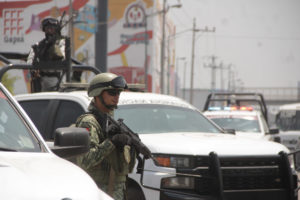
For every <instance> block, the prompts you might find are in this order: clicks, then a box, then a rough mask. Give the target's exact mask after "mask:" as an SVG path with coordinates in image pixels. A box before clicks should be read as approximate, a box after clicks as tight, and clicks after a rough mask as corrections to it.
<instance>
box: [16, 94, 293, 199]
mask: <svg viewBox="0 0 300 200" xmlns="http://www.w3.org/2000/svg"><path fill="white" fill-rule="evenodd" d="M15 97H16V99H17V100H18V101H19V103H20V104H21V105H22V107H23V108H24V109H25V110H26V111H27V113H28V115H29V116H30V117H31V118H32V120H33V121H34V122H35V123H36V125H37V127H38V128H39V129H40V131H41V133H42V134H43V137H44V138H45V139H46V140H48V141H51V140H52V139H53V130H55V129H56V128H57V127H60V126H69V125H70V124H72V123H74V122H75V120H76V118H77V117H78V116H79V115H80V114H82V113H84V112H86V111H87V107H88V105H89V103H90V100H91V99H90V98H89V97H88V96H87V92H86V91H71V92H47V93H35V94H25V95H17V96H15ZM114 117H115V119H118V118H123V119H124V123H125V124H127V125H128V126H129V127H130V128H131V129H132V130H133V131H134V132H136V133H138V134H139V136H140V138H141V140H142V142H143V143H144V144H145V145H147V146H148V147H149V149H150V150H151V151H152V153H153V156H154V157H155V158H156V160H157V163H155V162H154V161H153V160H142V162H137V163H138V165H137V168H136V170H135V171H134V172H133V173H131V174H130V175H129V182H128V186H129V190H128V194H129V199H147V200H150V199H151V200H167V199H168V200H175V199H176V200H177V199H190V200H196V199H207V200H208V199H231V200H235V199H243V200H248V199H251V200H252V199H256V200H262V199H264V200H267V199H272V200H274V199H278V200H279V199H280V200H285V199H289V200H292V199H293V200H295V199H297V194H296V193H295V192H294V190H295V188H296V181H297V177H296V176H295V175H293V169H292V168H291V167H290V162H289V160H288V157H287V153H288V152H289V151H288V149H287V148H286V147H284V146H283V145H281V144H278V143H275V142H269V141H265V140H254V139H247V138H240V137H239V136H236V135H233V134H226V133H224V131H223V130H222V129H221V128H219V127H218V126H217V125H215V124H214V123H212V122H211V121H210V120H208V119H207V118H206V117H204V116H203V115H202V114H201V113H200V112H199V111H198V110H197V109H196V108H195V107H193V106H192V105H190V104H188V103H187V102H185V101H183V100H181V99H179V98H176V97H172V96H167V95H160V94H154V93H139V92H122V93H121V96H120V101H119V108H118V109H116V111H115V116H114Z"/></svg>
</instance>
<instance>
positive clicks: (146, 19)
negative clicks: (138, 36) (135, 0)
mask: <svg viewBox="0 0 300 200" xmlns="http://www.w3.org/2000/svg"><path fill="white" fill-rule="evenodd" d="M147 32H148V16H147V14H145V36H144V38H145V70H144V71H145V72H144V73H145V77H144V79H145V90H146V91H148V39H149V38H148V33H147Z"/></svg>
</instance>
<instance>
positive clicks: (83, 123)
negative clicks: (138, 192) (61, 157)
mask: <svg viewBox="0 0 300 200" xmlns="http://www.w3.org/2000/svg"><path fill="white" fill-rule="evenodd" d="M88 109H89V111H90V112H91V113H93V114H89V113H87V114H84V115H82V116H80V117H79V118H78V119H77V122H76V126H77V127H84V128H87V129H88V130H89V132H90V138H91V145H90V150H89V152H88V153H86V154H84V155H82V156H80V157H78V158H77V164H78V165H79V166H80V167H81V168H83V169H84V170H86V171H87V172H88V173H89V174H90V176H91V177H93V179H94V180H95V182H96V183H97V185H98V187H99V188H101V189H102V190H103V191H105V192H106V193H108V194H110V193H111V192H110V191H112V194H110V195H111V196H112V197H113V198H114V199H116V200H124V199H126V198H125V195H124V194H125V189H126V179H127V174H128V173H130V172H131V171H132V169H133V167H134V165H135V152H133V150H131V160H130V162H129V163H127V162H126V161H125V158H124V153H123V152H120V151H119V150H118V149H117V148H116V147H115V145H114V144H113V143H112V142H111V141H110V137H111V136H109V135H108V134H107V132H106V131H105V130H106V123H107V118H106V114H104V113H102V112H100V111H99V110H98V109H97V108H96V107H95V105H94V101H93V100H92V102H91V103H90V105H89V108H88ZM97 119H98V120H97ZM98 121H99V122H100V123H101V124H99V123H98Z"/></svg>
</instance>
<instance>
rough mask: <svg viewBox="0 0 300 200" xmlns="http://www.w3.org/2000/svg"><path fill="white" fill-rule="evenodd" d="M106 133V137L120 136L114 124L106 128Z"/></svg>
mask: <svg viewBox="0 0 300 200" xmlns="http://www.w3.org/2000/svg"><path fill="white" fill-rule="evenodd" d="M107 132H108V135H110V136H113V135H116V134H120V132H121V130H120V128H119V127H118V126H116V125H114V124H110V125H109V126H108V127H107Z"/></svg>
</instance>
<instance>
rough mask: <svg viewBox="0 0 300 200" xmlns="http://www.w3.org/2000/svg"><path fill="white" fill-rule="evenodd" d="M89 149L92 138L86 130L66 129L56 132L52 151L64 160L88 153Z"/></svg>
mask: <svg viewBox="0 0 300 200" xmlns="http://www.w3.org/2000/svg"><path fill="white" fill-rule="evenodd" d="M89 147H90V136H89V132H88V131H87V130H86V129H85V128H78V127H64V128H58V129H56V130H55V137H54V146H53V147H51V150H52V151H53V153H55V154H56V155H58V156H60V157H62V158H70V157H73V156H78V155H80V154H83V153H86V152H87V151H88V150H89Z"/></svg>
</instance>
